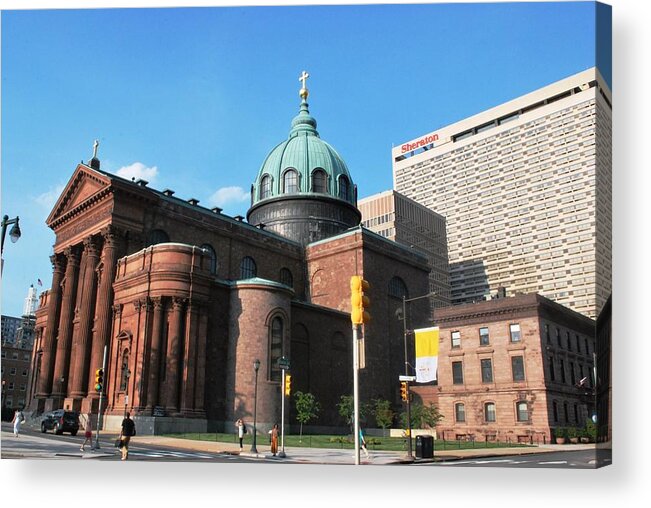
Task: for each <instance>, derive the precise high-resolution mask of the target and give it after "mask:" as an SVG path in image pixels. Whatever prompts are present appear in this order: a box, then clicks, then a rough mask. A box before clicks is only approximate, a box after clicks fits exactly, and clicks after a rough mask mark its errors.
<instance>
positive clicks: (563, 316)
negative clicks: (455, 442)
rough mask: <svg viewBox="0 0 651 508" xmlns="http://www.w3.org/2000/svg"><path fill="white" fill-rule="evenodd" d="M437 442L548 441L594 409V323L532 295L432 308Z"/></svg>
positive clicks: (426, 391) (430, 397)
mask: <svg viewBox="0 0 651 508" xmlns="http://www.w3.org/2000/svg"><path fill="white" fill-rule="evenodd" d="M435 322H436V324H438V326H439V327H440V343H439V365H438V381H437V384H431V385H421V386H417V387H415V388H414V392H415V393H416V394H417V395H418V397H419V398H420V399H422V400H423V402H425V403H428V402H430V401H432V402H435V403H437V404H438V407H439V410H440V411H441V413H442V415H443V416H444V418H443V420H442V421H441V423H440V424H439V426H438V427H437V431H438V435H439V438H445V439H475V440H478V441H484V440H489V441H493V440H499V441H511V442H535V443H538V442H540V443H542V442H550V439H551V438H552V436H553V433H554V429H556V428H559V427H583V426H584V425H585V422H586V419H587V418H590V417H591V416H592V415H593V413H594V411H595V399H594V396H593V394H594V387H595V378H594V358H593V356H594V353H595V331H596V328H595V322H594V321H593V320H592V319H590V318H588V317H586V316H583V315H581V314H579V313H577V312H574V311H572V310H570V309H567V308H566V307H563V306H562V305H559V304H557V303H555V302H552V301H551V300H548V299H547V298H544V297H542V296H540V295H538V294H535V293H533V294H528V295H518V296H514V297H509V298H497V299H494V300H490V301H485V302H478V303H469V304H463V305H456V306H452V307H446V308H443V309H437V311H436V316H435Z"/></svg>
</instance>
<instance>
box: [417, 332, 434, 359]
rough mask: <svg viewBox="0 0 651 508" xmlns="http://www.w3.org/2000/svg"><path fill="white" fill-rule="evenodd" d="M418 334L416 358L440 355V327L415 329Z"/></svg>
mask: <svg viewBox="0 0 651 508" xmlns="http://www.w3.org/2000/svg"><path fill="white" fill-rule="evenodd" d="M414 335H415V336H416V358H419V357H425V356H438V355H439V327H438V326H435V327H433V328H421V329H420V330H414Z"/></svg>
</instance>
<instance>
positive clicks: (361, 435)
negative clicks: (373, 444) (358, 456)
mask: <svg viewBox="0 0 651 508" xmlns="http://www.w3.org/2000/svg"><path fill="white" fill-rule="evenodd" d="M359 445H360V446H361V448H362V450H363V451H364V453H365V454H366V458H367V459H368V457H369V454H368V448H367V447H366V439H364V433H363V432H362V428H361V427H360V428H359Z"/></svg>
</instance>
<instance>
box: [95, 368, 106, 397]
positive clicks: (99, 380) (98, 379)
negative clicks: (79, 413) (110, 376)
mask: <svg viewBox="0 0 651 508" xmlns="http://www.w3.org/2000/svg"><path fill="white" fill-rule="evenodd" d="M103 389H104V369H97V370H96V371H95V390H97V391H98V392H101V391H102V390H103Z"/></svg>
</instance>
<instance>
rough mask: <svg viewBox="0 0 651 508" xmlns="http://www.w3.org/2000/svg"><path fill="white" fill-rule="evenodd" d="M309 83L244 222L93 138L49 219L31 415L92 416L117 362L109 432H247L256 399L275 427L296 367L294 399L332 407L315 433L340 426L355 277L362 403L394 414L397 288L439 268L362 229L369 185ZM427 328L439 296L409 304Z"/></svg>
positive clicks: (398, 363) (263, 421) (399, 326)
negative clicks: (364, 313) (50, 241)
mask: <svg viewBox="0 0 651 508" xmlns="http://www.w3.org/2000/svg"><path fill="white" fill-rule="evenodd" d="M306 77H307V76H306V74H304V75H303V76H302V82H303V86H302V88H301V90H300V93H299V94H300V98H301V103H300V108H299V113H298V115H297V116H296V117H295V118H294V119H293V121H292V123H291V129H290V132H289V136H288V137H287V139H285V140H284V141H282V142H281V143H279V144H278V145H277V146H276V147H275V148H273V149H272V150H271V151H270V152H269V155H268V156H267V157H266V158H265V159H264V161H262V165H261V168H260V170H259V171H258V174H257V176H256V177H255V180H254V182H253V184H252V186H251V207H250V209H249V211H248V213H247V220H246V221H245V220H244V218H243V217H241V216H236V217H229V216H227V215H226V214H224V213H222V210H221V209H219V208H212V209H208V208H205V207H203V206H200V205H199V202H198V201H197V200H196V199H182V198H179V197H178V196H175V195H174V191H172V190H170V189H165V190H162V191H159V190H156V189H153V188H151V187H149V185H148V182H146V181H144V180H138V181H129V180H126V179H124V178H121V177H119V176H116V175H113V174H110V173H107V172H105V171H103V170H102V169H100V160H99V159H98V157H97V146H96V147H95V153H94V154H93V158H92V159H91V160H90V161H89V162H88V163H81V164H79V165H78V166H77V167H76V169H75V170H74V172H73V174H72V176H71V178H70V180H69V182H68V184H67V185H66V187H65V189H64V191H63V193H62V194H61V196H60V198H59V199H58V201H57V203H56V205H55V206H54V209H53V210H52V212H51V214H50V216H49V217H48V219H47V224H48V226H49V227H50V228H52V230H53V231H54V232H55V234H56V241H55V244H54V254H53V255H52V256H51V260H52V266H53V275H52V285H51V288H50V289H49V290H47V291H44V292H43V293H42V294H41V296H40V302H39V309H38V310H37V313H36V315H37V318H36V340H37V344H36V346H35V348H34V350H35V351H38V352H39V358H40V368H39V371H38V377H37V379H35V381H34V398H33V400H32V406H31V408H32V409H33V410H34V411H36V412H41V411H47V410H51V409H56V408H70V409H74V410H78V411H83V412H87V411H92V412H94V413H95V412H97V411H98V410H99V409H100V404H99V402H100V393H99V392H98V391H97V390H96V389H95V371H96V370H97V369H98V368H100V367H102V365H103V362H104V356H105V352H106V371H105V376H106V380H105V386H104V392H103V393H104V396H103V400H102V405H101V412H102V413H103V414H104V428H108V429H115V428H117V427H118V426H119V424H120V421H121V419H122V415H123V414H124V412H125V411H130V412H131V414H132V415H134V416H135V419H136V422H137V425H138V431H139V433H144V434H147V433H149V434H155V433H163V432H175V431H177V432H180V431H206V430H210V431H212V430H223V429H225V430H229V429H232V423H233V422H234V421H235V420H237V419H238V418H243V419H244V420H245V421H247V422H252V421H253V416H254V407H255V408H256V409H255V411H256V418H257V422H258V427H259V428H260V429H267V428H269V427H271V426H272V425H273V424H274V423H276V422H279V421H280V407H281V396H282V395H281V393H282V392H281V389H280V388H281V387H280V382H281V376H282V371H281V370H280V367H279V364H278V360H279V359H280V358H281V357H285V358H287V359H289V361H290V372H291V374H292V392H295V391H297V390H301V391H304V392H311V393H313V394H314V395H315V396H316V398H317V400H318V401H319V402H320V403H321V406H322V408H323V409H322V412H321V415H320V417H319V420H318V421H316V422H315V423H316V424H317V425H320V426H339V425H343V424H344V422H343V421H342V420H341V419H340V417H339V415H338V411H337V407H336V405H337V403H338V402H339V399H340V397H341V396H342V395H350V394H352V377H353V372H352V368H353V367H352V347H353V343H352V332H351V323H350V314H349V313H350V298H349V297H350V288H349V281H350V277H351V276H352V275H361V276H363V277H364V278H365V279H366V280H368V281H369V282H370V284H371V291H370V298H371V301H372V303H371V314H372V317H373V319H372V321H371V322H370V323H369V324H367V325H365V330H364V341H363V343H362V347H363V349H364V350H363V353H364V355H363V356H364V359H365V368H364V369H363V370H362V371H361V372H360V393H361V398H362V399H363V400H364V399H365V400H369V399H370V398H375V397H382V398H385V399H389V400H391V401H392V402H393V403H394V404H395V405H396V408H397V407H398V405H399V400H400V399H399V382H398V375H399V374H400V373H402V370H401V369H402V368H403V367H404V362H405V358H404V350H403V323H402V321H399V320H398V318H397V315H396V310H397V309H398V308H399V307H401V305H402V297H403V295H406V296H407V297H409V296H417V295H423V294H427V293H428V290H429V288H428V275H429V265H428V261H427V258H426V257H424V256H423V255H421V254H419V253H418V252H415V251H414V250H413V249H410V248H407V247H405V246H402V245H400V244H397V243H395V242H392V241H390V240H387V239H385V238H383V237H381V236H380V235H377V234H375V233H373V232H371V231H369V230H367V229H365V228H363V227H361V226H360V218H361V214H360V212H359V210H358V208H357V188H356V186H355V184H354V182H353V179H352V176H351V174H350V173H349V171H348V168H347V166H346V164H345V162H344V160H343V159H342V158H341V157H340V156H339V154H338V153H337V151H336V150H335V149H334V148H333V147H332V146H330V145H329V144H328V143H326V142H325V141H324V140H322V139H321V137H320V135H319V133H318V131H317V129H316V127H317V123H316V120H315V119H314V117H312V116H311V115H310V112H309V109H308V103H307V97H308V91H307V88H306V86H305V78H306ZM252 176H253V174H252ZM428 319H429V312H428V305H427V302H425V301H424V300H421V301H416V302H413V304H412V305H411V308H410V309H409V310H408V324H409V325H410V326H414V327H415V326H422V325H424V324H427V322H428ZM258 362H259V363H258ZM256 364H257V365H259V367H258V369H257V370H256V369H255V368H254V365H256ZM256 393H257V397H256ZM290 406H291V405H290ZM292 421H293V420H290V423H291V422H292Z"/></svg>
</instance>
